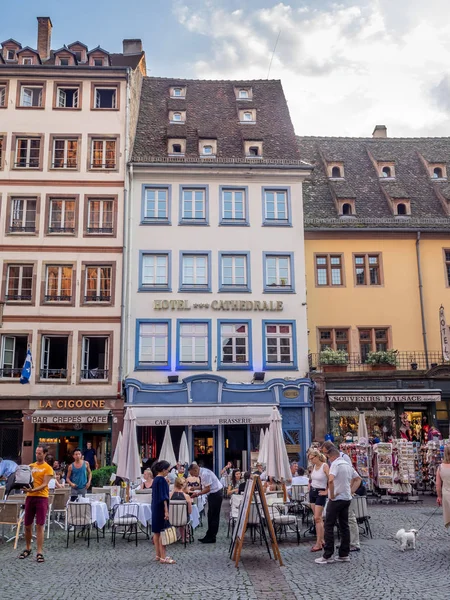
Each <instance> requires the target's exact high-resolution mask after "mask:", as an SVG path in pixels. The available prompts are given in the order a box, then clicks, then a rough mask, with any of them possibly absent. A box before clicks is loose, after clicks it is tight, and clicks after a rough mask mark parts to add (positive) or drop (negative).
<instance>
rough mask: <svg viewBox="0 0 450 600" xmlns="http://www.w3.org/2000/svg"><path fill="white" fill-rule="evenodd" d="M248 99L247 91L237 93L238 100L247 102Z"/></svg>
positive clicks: (243, 89) (242, 90)
mask: <svg viewBox="0 0 450 600" xmlns="http://www.w3.org/2000/svg"><path fill="white" fill-rule="evenodd" d="M249 97H250V94H249V91H248V89H245V88H242V89H240V90H239V91H238V98H239V99H241V100H248V99H249Z"/></svg>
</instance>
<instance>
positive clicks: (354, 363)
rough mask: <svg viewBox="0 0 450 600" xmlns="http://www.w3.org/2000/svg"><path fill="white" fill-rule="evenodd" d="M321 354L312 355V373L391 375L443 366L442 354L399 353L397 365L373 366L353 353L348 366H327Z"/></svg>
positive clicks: (310, 368)
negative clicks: (397, 372) (361, 372)
mask: <svg viewBox="0 0 450 600" xmlns="http://www.w3.org/2000/svg"><path fill="white" fill-rule="evenodd" d="M320 357H321V355H320V353H316V354H310V355H309V356H308V359H309V370H310V372H311V371H312V372H320V373H322V372H339V371H342V372H345V371H348V372H358V371H378V372H381V373H383V372H384V373H386V374H387V373H389V372H392V371H393V370H396V369H397V370H400V371H428V369H431V368H432V367H437V366H438V365H441V364H443V362H444V361H443V357H442V352H439V351H436V352H428V353H425V352H408V351H401V352H398V353H397V360H396V364H395V365H386V364H383V363H380V364H376V365H372V364H369V363H367V362H366V356H364V355H362V354H360V353H357V352H351V353H349V354H348V360H347V363H346V364H325V363H323V362H322V361H321V358H320Z"/></svg>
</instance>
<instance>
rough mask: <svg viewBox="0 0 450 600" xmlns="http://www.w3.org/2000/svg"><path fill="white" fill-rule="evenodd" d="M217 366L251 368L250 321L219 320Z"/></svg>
mask: <svg viewBox="0 0 450 600" xmlns="http://www.w3.org/2000/svg"><path fill="white" fill-rule="evenodd" d="M218 327H219V344H220V346H219V368H222V369H251V368H252V364H251V362H252V361H251V347H250V344H251V341H250V327H251V324H250V321H233V322H232V321H219V322H218Z"/></svg>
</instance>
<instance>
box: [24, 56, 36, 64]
mask: <svg viewBox="0 0 450 600" xmlns="http://www.w3.org/2000/svg"><path fill="white" fill-rule="evenodd" d="M33 61H34V59H33V58H31V56H24V57H23V58H22V64H23V65H32V64H33Z"/></svg>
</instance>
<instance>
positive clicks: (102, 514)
mask: <svg viewBox="0 0 450 600" xmlns="http://www.w3.org/2000/svg"><path fill="white" fill-rule="evenodd" d="M78 502H79V503H80V504H86V503H89V504H90V505H91V522H92V523H97V527H98V528H99V529H103V527H104V526H105V525H106V523H107V521H108V519H109V513H108V507H107V506H106V502H89V499H88V498H81V497H79V498H78Z"/></svg>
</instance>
